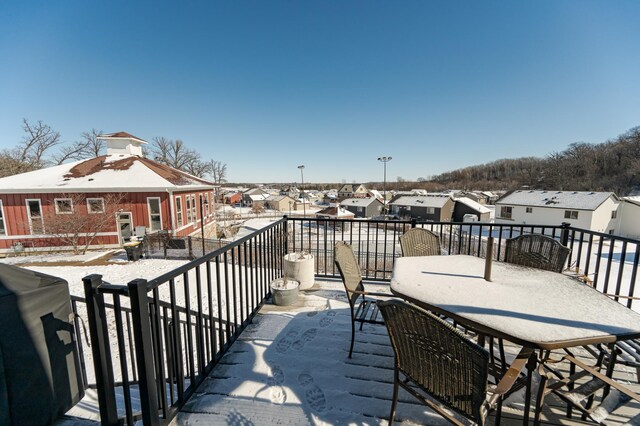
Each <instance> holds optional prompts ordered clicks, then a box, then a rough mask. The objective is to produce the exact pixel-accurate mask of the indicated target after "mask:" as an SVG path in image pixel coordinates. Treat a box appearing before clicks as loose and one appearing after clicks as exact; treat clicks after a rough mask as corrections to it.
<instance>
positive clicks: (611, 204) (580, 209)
mask: <svg viewBox="0 0 640 426" xmlns="http://www.w3.org/2000/svg"><path fill="white" fill-rule="evenodd" d="M619 205H620V199H619V198H618V197H617V196H616V194H614V193H613V192H588V191H532V190H518V191H513V192H510V193H507V194H505V195H504V196H503V197H502V198H500V199H499V200H497V201H496V218H495V223H503V224H529V225H560V224H561V223H563V222H567V223H570V224H571V226H573V227H576V228H583V229H589V230H591V231H596V232H606V233H609V234H613V233H615V232H616V231H617V230H618V228H619V226H618V224H619V218H618V216H619Z"/></svg>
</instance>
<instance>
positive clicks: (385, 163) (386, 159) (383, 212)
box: [378, 157, 391, 219]
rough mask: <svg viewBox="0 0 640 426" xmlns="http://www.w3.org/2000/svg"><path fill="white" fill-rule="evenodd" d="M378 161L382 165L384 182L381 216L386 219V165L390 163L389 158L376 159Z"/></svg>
mask: <svg viewBox="0 0 640 426" xmlns="http://www.w3.org/2000/svg"><path fill="white" fill-rule="evenodd" d="M378 161H382V163H383V164H384V181H383V183H382V191H383V195H382V197H383V198H384V199H383V203H382V215H383V216H384V217H385V219H386V214H387V163H388V162H389V161H391V157H378Z"/></svg>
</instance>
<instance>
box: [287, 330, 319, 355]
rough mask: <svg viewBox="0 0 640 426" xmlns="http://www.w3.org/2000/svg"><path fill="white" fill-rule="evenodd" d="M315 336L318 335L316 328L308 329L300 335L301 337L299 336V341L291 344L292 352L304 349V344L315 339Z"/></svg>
mask: <svg viewBox="0 0 640 426" xmlns="http://www.w3.org/2000/svg"><path fill="white" fill-rule="evenodd" d="M316 334H318V329H316V328H310V329H308V330H307V331H305V332H304V333H302V336H300V338H299V339H297V340H296V341H295V342H293V344H292V345H291V348H292V349H293V350H294V351H299V350H302V348H303V347H304V345H305V343H307V342H310V341H312V340H313V338H314V337H316Z"/></svg>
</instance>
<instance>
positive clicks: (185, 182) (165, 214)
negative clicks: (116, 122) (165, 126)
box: [0, 132, 214, 253]
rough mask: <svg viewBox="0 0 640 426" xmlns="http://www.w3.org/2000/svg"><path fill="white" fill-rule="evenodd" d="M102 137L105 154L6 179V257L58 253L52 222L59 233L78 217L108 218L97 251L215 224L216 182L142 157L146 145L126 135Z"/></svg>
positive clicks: (0, 216) (1, 226) (0, 238)
mask: <svg viewBox="0 0 640 426" xmlns="http://www.w3.org/2000/svg"><path fill="white" fill-rule="evenodd" d="M100 138H101V139H103V140H105V141H106V142H107V155H103V156H99V157H96V158H91V159H88V160H81V161H77V162H73V163H67V164H62V165H58V166H54V167H49V168H46V169H42V170H36V171H33V172H28V173H22V174H19V175H14V176H8V177H5V178H1V179H0V253H3V252H4V253H7V252H11V251H13V250H14V247H15V246H16V245H18V246H26V247H33V248H34V249H39V248H47V247H52V246H60V245H61V243H60V240H59V238H56V236H55V235H52V234H51V233H47V226H48V223H47V222H49V227H50V228H53V223H54V222H55V223H59V222H61V220H62V222H64V221H65V220H67V219H68V220H69V221H73V220H74V217H75V220H76V221H80V220H81V219H82V218H86V217H95V218H99V217H101V216H99V215H106V216H102V218H103V219H104V221H105V222H106V223H107V225H106V226H105V227H104V229H101V231H100V232H99V233H97V235H96V237H95V238H94V240H93V242H92V244H91V246H92V247H118V246H121V245H122V244H123V243H125V242H127V241H128V240H129V239H130V238H131V236H132V235H134V234H135V233H136V232H137V233H142V232H156V231H160V230H166V231H168V232H170V233H171V234H172V235H175V236H185V235H188V234H190V233H193V232H195V231H198V230H199V229H200V227H201V223H203V224H204V225H205V226H207V227H209V226H210V225H212V224H213V221H214V216H213V213H214V212H213V200H214V197H213V191H214V184H213V183H211V182H208V181H206V180H203V179H200V178H197V177H195V176H192V175H189V174H187V173H185V172H182V171H180V170H176V169H173V168H171V167H168V166H165V165H162V164H159V163H156V162H155V161H152V160H149V159H147V158H144V156H143V154H142V146H143V145H144V144H146V142H145V141H144V140H142V139H140V138H137V137H135V136H132V135H130V134H128V133H125V132H118V133H111V134H105V135H102V136H101V137H100ZM201 210H202V212H203V214H202V216H204V218H203V217H201V213H200V212H201ZM91 215H95V216H91ZM202 220H204V222H201V221H202ZM85 235H86V234H85Z"/></svg>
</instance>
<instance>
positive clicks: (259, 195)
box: [249, 194, 270, 201]
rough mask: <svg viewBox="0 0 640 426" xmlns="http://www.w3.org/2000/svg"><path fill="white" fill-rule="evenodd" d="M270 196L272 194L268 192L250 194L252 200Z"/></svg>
mask: <svg viewBox="0 0 640 426" xmlns="http://www.w3.org/2000/svg"><path fill="white" fill-rule="evenodd" d="M269 197H270V195H268V194H249V198H250V199H251V201H264V200H266V199H267V198H269Z"/></svg>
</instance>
